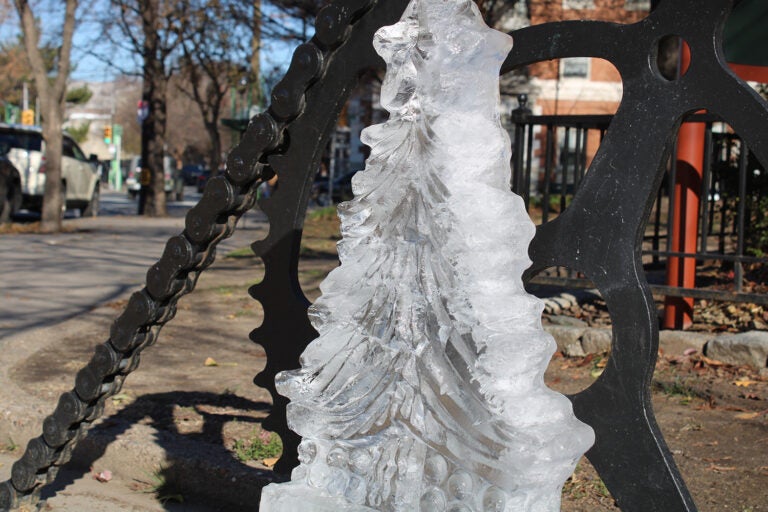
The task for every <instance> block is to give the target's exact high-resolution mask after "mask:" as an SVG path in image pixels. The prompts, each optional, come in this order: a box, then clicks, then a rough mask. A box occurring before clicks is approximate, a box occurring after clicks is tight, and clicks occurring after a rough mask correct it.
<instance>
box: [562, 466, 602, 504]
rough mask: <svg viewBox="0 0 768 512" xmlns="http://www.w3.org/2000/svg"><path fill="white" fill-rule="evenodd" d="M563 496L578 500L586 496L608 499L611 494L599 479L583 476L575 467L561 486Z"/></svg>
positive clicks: (577, 467)
mask: <svg viewBox="0 0 768 512" xmlns="http://www.w3.org/2000/svg"><path fill="white" fill-rule="evenodd" d="M563 494H565V495H569V496H570V497H571V498H573V499H576V500H580V499H584V498H586V497H588V496H593V497H597V498H610V497H611V493H610V492H609V491H608V487H607V486H606V485H605V482H603V480H602V479H601V478H600V477H594V478H592V477H590V476H587V475H583V474H582V472H581V471H579V466H576V469H575V471H574V472H573V475H571V477H570V478H568V480H566V481H565V484H564V485H563Z"/></svg>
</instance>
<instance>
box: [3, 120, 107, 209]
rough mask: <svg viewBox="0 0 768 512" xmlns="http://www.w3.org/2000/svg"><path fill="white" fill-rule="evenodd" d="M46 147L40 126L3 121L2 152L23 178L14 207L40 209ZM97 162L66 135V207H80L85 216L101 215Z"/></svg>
mask: <svg viewBox="0 0 768 512" xmlns="http://www.w3.org/2000/svg"><path fill="white" fill-rule="evenodd" d="M44 150H45V141H43V134H42V130H40V128H39V127H34V126H20V125H8V124H2V123H0V154H2V153H5V154H6V156H7V158H8V160H9V161H10V162H11V163H12V164H13V166H14V167H15V168H16V170H17V171H18V174H19V178H20V186H21V201H20V204H19V203H18V202H17V204H16V205H15V208H16V207H17V208H18V209H27V210H33V211H40V210H41V208H42V204H43V192H44V188H45V178H46V176H45V160H44V158H43V152H44ZM97 163H98V162H97V161H96V159H95V157H93V158H91V160H89V159H88V158H86V157H85V154H84V153H83V151H82V150H81V149H80V147H79V146H78V145H77V143H75V141H74V140H72V138H71V137H70V136H69V135H67V134H66V133H65V134H64V140H63V147H62V159H61V184H62V193H63V195H64V198H65V205H66V208H77V209H79V210H80V211H81V213H82V214H83V215H91V216H95V215H97V214H98V212H99V175H98V170H97V169H98V166H97V165H96V164H97ZM11 213H15V212H11Z"/></svg>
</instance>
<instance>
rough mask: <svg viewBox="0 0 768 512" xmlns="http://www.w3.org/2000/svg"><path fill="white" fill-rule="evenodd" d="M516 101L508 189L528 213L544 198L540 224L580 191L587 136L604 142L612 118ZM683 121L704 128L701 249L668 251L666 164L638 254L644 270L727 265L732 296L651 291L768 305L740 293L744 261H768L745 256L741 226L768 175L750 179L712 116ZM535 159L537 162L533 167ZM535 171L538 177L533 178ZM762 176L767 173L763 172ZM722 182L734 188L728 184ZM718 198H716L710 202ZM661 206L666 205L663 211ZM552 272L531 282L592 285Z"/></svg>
mask: <svg viewBox="0 0 768 512" xmlns="http://www.w3.org/2000/svg"><path fill="white" fill-rule="evenodd" d="M518 102H519V104H520V107H519V108H517V109H515V110H513V111H512V115H511V120H512V123H513V125H514V131H513V140H514V152H513V158H512V181H511V183H512V190H513V191H514V192H515V193H517V194H519V195H520V196H522V197H523V200H524V202H525V204H526V207H527V208H528V209H529V211H532V210H531V207H530V203H531V196H532V195H533V196H534V198H535V199H539V200H540V201H541V223H542V224H543V223H546V222H548V221H549V219H550V217H552V216H556V215H557V214H559V212H562V211H564V210H565V209H566V207H567V206H568V204H569V203H568V201H569V200H570V199H572V198H573V196H574V194H575V193H576V191H578V189H579V186H580V184H581V180H582V179H583V178H584V174H585V172H586V162H587V150H588V144H587V141H588V139H589V135H590V133H595V132H597V133H596V134H595V135H598V136H599V138H600V140H602V138H603V137H604V135H605V132H606V131H607V130H608V127H609V126H610V124H611V120H612V119H613V116H612V115H563V116H561V115H554V116H550V115H533V114H532V112H531V111H530V109H528V108H527V107H526V104H527V97H526V95H521V97H519V98H518ZM685 122H686V123H700V124H703V125H705V130H704V133H705V137H704V149H703V157H704V165H703V169H702V180H701V189H700V192H699V194H700V197H701V203H700V213H699V217H698V218H699V221H700V222H699V228H698V234H699V244H698V247H697V249H696V251H694V252H688V253H682V252H675V251H672V249H671V239H672V238H673V237H674V236H676V235H675V233H676V229H675V227H674V226H673V222H672V215H671V213H672V207H673V206H674V188H675V174H676V169H675V168H674V167H673V166H671V165H669V166H667V171H666V178H665V183H666V185H665V186H664V185H663V186H661V187H659V191H658V194H657V196H656V199H655V201H654V205H653V209H652V210H651V215H650V219H649V223H648V228H647V229H646V231H645V237H644V246H643V248H642V254H643V256H645V258H644V265H645V268H646V270H654V269H656V270H658V269H663V268H665V266H666V264H667V262H668V260H669V258H670V257H672V256H675V257H681V258H690V259H692V260H695V261H697V262H712V261H718V262H720V263H721V264H722V263H723V262H728V263H729V264H732V265H733V268H734V277H733V280H732V281H733V291H729V290H725V289H699V288H684V287H682V286H665V285H661V284H659V283H660V281H658V280H657V281H656V282H653V281H652V282H651V285H650V287H651V291H653V293H654V294H658V295H666V296H678V297H693V298H701V299H707V300H721V301H732V302H751V303H757V304H766V305H768V294H759V293H745V292H744V291H743V276H744V266H745V264H754V263H762V264H768V257H759V256H752V255H749V254H746V253H747V252H748V250H749V249H750V248H749V247H746V246H745V241H746V240H745V239H746V236H747V233H746V231H745V225H746V222H747V220H748V219H747V217H748V212H747V211H746V208H747V205H748V204H749V203H750V201H751V200H752V199H753V197H752V195H753V194H754V193H755V192H754V190H750V186H749V183H750V180H751V179H753V178H754V179H755V180H757V179H760V180H766V176H764V175H761V176H759V177H758V178H755V177H750V176H749V175H748V172H747V171H748V168H747V162H748V160H749V156H750V152H749V149H748V148H747V145H746V144H745V143H744V141H743V140H742V139H741V137H740V136H739V135H738V134H736V133H730V132H722V133H717V132H715V131H714V130H713V127H714V126H715V124H718V125H722V124H725V123H724V122H723V121H722V120H721V119H719V118H717V117H716V116H714V115H712V114H693V115H689V116H686V117H685ZM560 136H562V139H563V148H569V149H567V150H566V149H560V155H559V158H558V159H557V160H558V162H557V163H556V162H555V160H556V158H555V153H556V152H555V150H554V146H555V144H557V142H556V140H557V139H559V138H560ZM570 141H575V145H574V146H575V147H573V148H571V147H570V146H569V142H570ZM537 142H538V143H539V144H540V146H541V147H542V148H543V149H544V151H543V152H542V153H543V154H534V146H535V145H536V143H537ZM737 149H738V151H736V150H737ZM737 152H738V157H737V156H736V153H737ZM673 154H675V151H673ZM537 160H538V161H539V162H540V165H539V166H534V162H536V161H537ZM670 163H671V162H670ZM537 167H538V171H539V176H538V179H537V180H535V181H533V177H534V171H535V170H537ZM750 169H751V167H750ZM762 172H766V171H765V169H763V170H762ZM726 177H727V178H728V179H729V180H730V181H735V182H738V183H732V184H731V185H730V186H728V185H727V184H726ZM532 181H533V183H532ZM534 184H535V186H534ZM553 194H555V196H554V197H558V198H559V203H560V204H559V208H558V209H557V210H556V211H555V212H554V213H555V214H554V215H553V210H552V207H551V204H550V199H551V198H552V197H553ZM715 194H717V195H718V196H719V197H715ZM760 198H761V199H762V198H764V197H763V196H761V197H760ZM664 201H666V208H665V205H664ZM715 226H717V229H715ZM715 245H716V247H714V246H715ZM549 274H556V275H547V276H541V275H540V276H537V277H536V278H534V282H535V283H537V284H544V281H546V284H549V285H560V286H566V285H567V286H569V287H582V288H592V287H593V284H592V283H591V282H590V281H588V280H586V279H583V276H580V275H579V274H578V273H576V272H573V271H570V272H567V271H566V272H564V271H563V269H558V272H554V271H551V272H549ZM564 274H565V275H564ZM657 277H658V276H657ZM578 278H582V279H581V281H578V280H577V281H573V280H574V279H578Z"/></svg>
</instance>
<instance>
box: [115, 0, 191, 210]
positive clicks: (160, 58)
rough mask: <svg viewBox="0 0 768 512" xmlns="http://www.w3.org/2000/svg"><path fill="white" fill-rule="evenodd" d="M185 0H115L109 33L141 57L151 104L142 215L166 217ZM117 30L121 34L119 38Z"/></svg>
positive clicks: (146, 94) (145, 96)
mask: <svg viewBox="0 0 768 512" xmlns="http://www.w3.org/2000/svg"><path fill="white" fill-rule="evenodd" d="M185 3H186V2H174V1H171V0H111V4H112V9H111V10H110V11H109V12H108V13H107V16H108V18H107V19H106V20H105V23H104V32H103V33H104V37H105V38H106V39H107V40H111V42H112V43H113V44H114V46H115V47H117V48H122V49H124V50H127V51H129V52H130V53H131V54H133V55H137V56H139V57H140V59H141V76H142V79H143V85H142V101H143V102H146V104H147V105H148V111H147V116H146V118H145V119H144V121H143V122H142V125H141V133H142V137H141V140H142V143H141V160H142V188H141V193H140V194H141V195H140V198H139V214H144V215H147V216H151V217H160V216H165V215H167V208H166V197H165V192H164V190H165V174H164V166H163V159H164V156H165V148H164V146H165V131H166V125H167V107H166V98H167V92H168V82H169V80H170V78H171V76H172V75H173V72H174V66H173V64H174V62H173V61H174V59H175V58H176V57H177V55H178V53H177V51H178V47H179V44H180V41H181V38H180V30H181V20H182V18H183V17H184V11H185V5H184V4H185ZM115 32H117V34H118V35H119V37H118V38H116V37H115V36H114V33H115Z"/></svg>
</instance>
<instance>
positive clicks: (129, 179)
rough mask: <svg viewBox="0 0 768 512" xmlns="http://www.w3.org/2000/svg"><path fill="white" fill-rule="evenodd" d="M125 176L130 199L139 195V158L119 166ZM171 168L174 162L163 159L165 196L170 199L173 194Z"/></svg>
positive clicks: (124, 161) (169, 159)
mask: <svg viewBox="0 0 768 512" xmlns="http://www.w3.org/2000/svg"><path fill="white" fill-rule="evenodd" d="M120 166H121V167H122V169H123V176H125V188H126V190H127V191H128V195H129V196H130V197H131V198H135V197H136V196H138V195H139V191H140V190H141V158H140V157H138V156H135V157H133V158H129V159H127V160H123V161H122V162H121V164H120ZM173 168H174V161H173V158H171V157H170V156H166V157H165V158H163V171H164V173H165V187H164V188H165V194H166V195H167V196H168V197H170V196H171V192H173Z"/></svg>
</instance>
